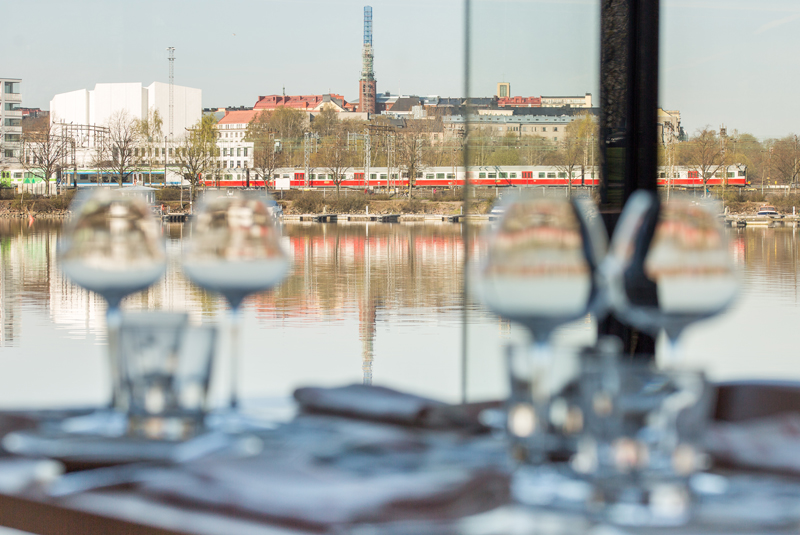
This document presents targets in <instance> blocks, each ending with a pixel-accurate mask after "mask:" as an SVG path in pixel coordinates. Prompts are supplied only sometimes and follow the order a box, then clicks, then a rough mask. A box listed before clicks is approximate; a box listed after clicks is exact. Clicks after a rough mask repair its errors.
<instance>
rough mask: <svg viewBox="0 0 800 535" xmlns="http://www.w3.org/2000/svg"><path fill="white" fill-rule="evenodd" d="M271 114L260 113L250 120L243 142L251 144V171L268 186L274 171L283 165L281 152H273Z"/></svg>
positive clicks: (273, 135) (273, 140)
mask: <svg viewBox="0 0 800 535" xmlns="http://www.w3.org/2000/svg"><path fill="white" fill-rule="evenodd" d="M271 119H272V113H271V112H268V111H262V112H261V113H259V114H258V115H256V116H255V117H253V118H252V119H251V120H250V123H249V124H248V125H247V131H246V133H245V140H246V141H250V142H252V143H253V169H254V170H255V172H256V176H259V175H260V176H261V177H262V178H263V179H264V183H265V184H266V185H269V183H270V180H271V179H272V175H273V173H274V172H275V170H276V169H277V168H279V167H281V166H282V165H283V152H282V151H281V150H275V130H274V129H273V127H272V124H271Z"/></svg>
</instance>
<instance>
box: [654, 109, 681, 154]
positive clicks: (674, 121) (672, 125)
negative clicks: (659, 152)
mask: <svg viewBox="0 0 800 535" xmlns="http://www.w3.org/2000/svg"><path fill="white" fill-rule="evenodd" d="M656 128H657V132H658V141H659V142H660V143H662V144H664V145H666V144H668V143H671V142H675V141H684V140H685V138H686V133H685V132H684V131H683V127H682V126H681V112H679V111H678V110H665V109H664V108H658V112H657V118H656Z"/></svg>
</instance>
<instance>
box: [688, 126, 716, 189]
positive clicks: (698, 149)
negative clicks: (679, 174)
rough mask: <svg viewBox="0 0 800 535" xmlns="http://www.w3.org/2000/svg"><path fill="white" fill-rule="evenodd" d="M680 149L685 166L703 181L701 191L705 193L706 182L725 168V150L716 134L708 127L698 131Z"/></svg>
mask: <svg viewBox="0 0 800 535" xmlns="http://www.w3.org/2000/svg"><path fill="white" fill-rule="evenodd" d="M681 148H682V151H681V152H682V157H683V159H684V161H685V164H686V165H687V166H688V167H689V168H690V169H691V170H692V171H695V172H697V174H698V177H699V178H701V179H702V180H703V191H704V192H705V193H707V192H708V180H709V179H710V178H712V177H713V176H714V175H715V174H716V173H717V172H719V171H721V170H723V169H724V167H725V150H724V146H723V144H722V143H720V139H719V137H718V136H717V133H716V132H715V131H714V130H710V129H709V127H708V126H706V127H704V128H703V129H698V130H697V132H696V133H695V135H694V137H692V139H690V140H689V141H688V142H686V143H684V144H683V146H682V147H681Z"/></svg>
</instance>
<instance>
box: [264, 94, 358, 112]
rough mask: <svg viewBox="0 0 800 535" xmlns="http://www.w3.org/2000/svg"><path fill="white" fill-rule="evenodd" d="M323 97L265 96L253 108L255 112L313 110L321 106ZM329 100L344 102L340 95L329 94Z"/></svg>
mask: <svg viewBox="0 0 800 535" xmlns="http://www.w3.org/2000/svg"><path fill="white" fill-rule="evenodd" d="M322 97H323V95H267V96H265V97H258V102H256V105H255V106H254V108H255V109H257V110H274V109H275V108H281V107H287V108H295V109H298V110H313V109H314V108H316V107H317V106H319V105H320V104H322ZM331 98H338V99H341V100H342V102H344V97H343V96H342V95H336V94H334V93H331Z"/></svg>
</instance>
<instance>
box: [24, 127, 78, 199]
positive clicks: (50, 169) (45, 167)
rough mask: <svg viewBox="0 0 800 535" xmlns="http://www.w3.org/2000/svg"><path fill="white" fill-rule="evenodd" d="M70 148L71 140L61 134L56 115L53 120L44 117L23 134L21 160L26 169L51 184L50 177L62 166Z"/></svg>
mask: <svg viewBox="0 0 800 535" xmlns="http://www.w3.org/2000/svg"><path fill="white" fill-rule="evenodd" d="M70 148H71V140H69V139H67V138H66V137H64V136H62V135H61V132H60V129H59V127H58V125H57V124H56V122H55V117H53V122H50V121H49V120H47V119H43V120H40V121H37V123H36V124H35V125H32V127H31V128H30V129H29V130H27V131H26V132H24V133H23V134H22V155H21V157H20V161H21V162H22V167H23V168H24V169H25V171H27V172H29V173H31V174H32V175H34V176H36V177H39V178H41V179H42V180H44V182H45V184H46V185H47V186H49V184H50V178H51V177H52V176H53V175H54V174H55V173H57V172H58V170H59V169H60V168H61V164H62V162H63V161H64V160H65V159H66V157H67V156H68V155H69V151H70Z"/></svg>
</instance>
